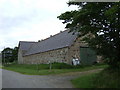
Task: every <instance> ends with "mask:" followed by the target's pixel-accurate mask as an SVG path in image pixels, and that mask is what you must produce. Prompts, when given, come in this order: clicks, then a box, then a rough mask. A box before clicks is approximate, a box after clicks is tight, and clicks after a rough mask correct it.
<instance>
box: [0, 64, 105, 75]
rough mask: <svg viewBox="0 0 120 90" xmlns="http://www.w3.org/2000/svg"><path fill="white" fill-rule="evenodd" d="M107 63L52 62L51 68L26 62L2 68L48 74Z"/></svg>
mask: <svg viewBox="0 0 120 90" xmlns="http://www.w3.org/2000/svg"><path fill="white" fill-rule="evenodd" d="M106 67H107V65H92V66H80V65H79V66H72V65H68V64H65V63H54V64H52V70H50V69H49V65H48V64H39V65H26V64H10V65H7V66H4V67H2V68H3V69H7V70H12V71H15V72H19V73H22V74H27V75H49V74H60V73H68V72H80V71H88V70H93V69H99V68H106Z"/></svg>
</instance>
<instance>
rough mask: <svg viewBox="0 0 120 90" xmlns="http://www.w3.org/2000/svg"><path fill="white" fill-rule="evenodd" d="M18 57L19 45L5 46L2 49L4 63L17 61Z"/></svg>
mask: <svg viewBox="0 0 120 90" xmlns="http://www.w3.org/2000/svg"><path fill="white" fill-rule="evenodd" d="M17 57H18V47H15V48H14V49H12V48H9V47H8V48H5V49H4V50H3V51H2V63H4V64H7V63H9V62H14V61H17Z"/></svg>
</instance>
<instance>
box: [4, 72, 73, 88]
mask: <svg viewBox="0 0 120 90" xmlns="http://www.w3.org/2000/svg"><path fill="white" fill-rule="evenodd" d="M71 78H72V77H68V76H64V77H62V76H57V75H53V76H52V75H44V76H41V75H40V76H39V75H23V74H19V73H16V72H13V71H8V70H2V88H72V84H71V83H70V79H71Z"/></svg>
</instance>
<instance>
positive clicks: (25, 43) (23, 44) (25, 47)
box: [19, 41, 36, 51]
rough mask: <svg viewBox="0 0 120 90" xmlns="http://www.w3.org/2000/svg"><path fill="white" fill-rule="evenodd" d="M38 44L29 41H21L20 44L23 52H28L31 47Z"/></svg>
mask: <svg viewBox="0 0 120 90" xmlns="http://www.w3.org/2000/svg"><path fill="white" fill-rule="evenodd" d="M35 43H36V42H28V41H20V43H19V45H20V46H19V48H20V49H21V50H24V51H28V49H30V47H31V46H32V45H33V44H35Z"/></svg>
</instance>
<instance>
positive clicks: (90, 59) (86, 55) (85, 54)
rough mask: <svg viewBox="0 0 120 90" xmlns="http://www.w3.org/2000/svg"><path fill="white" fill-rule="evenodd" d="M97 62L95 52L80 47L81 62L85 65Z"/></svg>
mask: <svg viewBox="0 0 120 90" xmlns="http://www.w3.org/2000/svg"><path fill="white" fill-rule="evenodd" d="M96 60H97V55H96V53H95V51H94V50H92V49H90V48H89V47H80V61H81V64H83V65H91V64H93V63H94V62H95V61H96Z"/></svg>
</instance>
